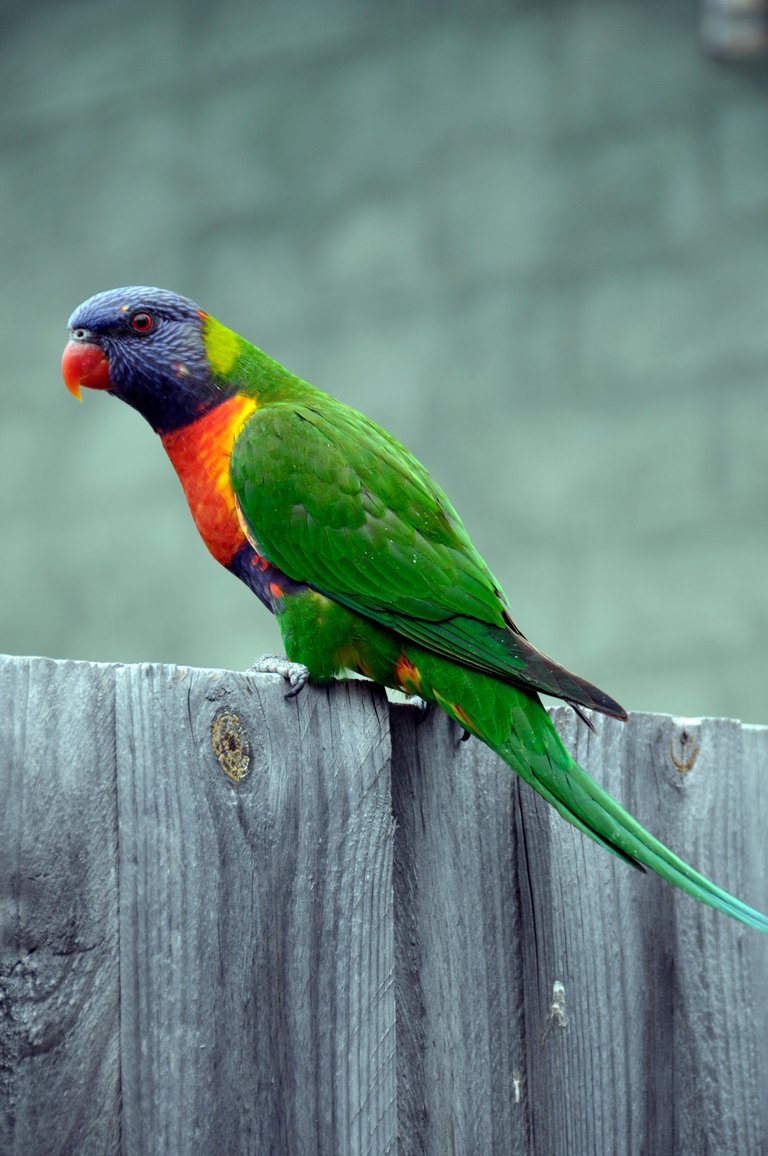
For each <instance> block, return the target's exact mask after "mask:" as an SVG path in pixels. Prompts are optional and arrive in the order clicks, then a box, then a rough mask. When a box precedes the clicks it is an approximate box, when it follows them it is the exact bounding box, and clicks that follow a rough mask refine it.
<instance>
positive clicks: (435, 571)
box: [230, 391, 625, 718]
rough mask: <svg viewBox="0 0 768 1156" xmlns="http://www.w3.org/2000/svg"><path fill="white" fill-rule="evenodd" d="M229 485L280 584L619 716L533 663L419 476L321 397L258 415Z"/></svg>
mask: <svg viewBox="0 0 768 1156" xmlns="http://www.w3.org/2000/svg"><path fill="white" fill-rule="evenodd" d="M230 477H231V481H232V485H233V488H234V491H235V494H236V497H237V500H238V504H239V506H240V510H241V513H242V516H243V518H244V520H245V522H246V524H247V526H248V528H249V531H250V534H251V537H252V539H253V541H254V543H255V544H256V545H257V547H258V549H259V552H260V553H262V554H263V555H264V557H266V558H268V559H269V561H270V562H272V563H273V564H274V565H275V566H277V567H278V568H279V569H280V570H282V571H283V573H285V574H287V575H288V576H289V577H290V578H293V579H294V580H296V581H300V582H306V583H307V584H308V585H310V586H312V587H314V588H315V589H317V590H319V591H321V592H322V593H323V594H326V595H327V596H328V597H329V598H332V599H335V600H336V601H337V602H340V603H342V604H343V605H345V606H348V607H350V608H351V609H353V610H356V611H357V612H359V613H360V614H362V615H365V616H366V617H368V618H371V619H373V620H374V621H376V622H378V623H381V624H382V625H384V626H387V627H390V628H391V629H393V630H396V631H398V632H400V633H401V634H403V635H405V636H406V637H407V638H410V639H412V640H413V641H415V642H418V643H420V644H421V645H423V646H425V647H426V648H428V649H430V650H433V651H435V652H437V653H439V654H442V655H444V656H446V657H448V658H451V659H454V660H455V661H457V662H460V663H464V664H465V665H467V666H472V667H474V668H476V669H478V670H482V671H485V672H487V673H489V674H491V675H493V676H495V677H497V678H501V679H503V680H505V681H508V682H511V683H514V684H515V685H519V686H523V687H525V688H527V689H532V690H541V691H543V692H545V693H547V694H552V695H556V696H558V697H560V698H564V699H566V700H567V701H569V702H572V703H580V704H582V705H584V706H588V707H592V708H594V709H596V710H602V711H605V712H606V713H608V714H614V715H616V716H617V717H621V718H623V717H625V715H624V711H623V710H622V708H621V707H620V706H619V705H618V704H617V703H615V702H614V701H613V699H611V698H609V697H608V696H607V695H605V694H603V692H602V691H599V690H597V688H595V687H592V686H591V685H590V684H589V683H587V682H585V681H584V680H582V679H580V678H578V676H576V675H573V674H570V673H569V672H568V671H566V670H564V668H563V667H560V666H558V665H557V664H556V663H554V662H553V661H552V660H551V659H549V658H547V657H546V656H545V655H543V654H541V653H540V652H539V651H537V650H536V649H535V648H534V647H532V646H531V645H530V643H528V642H527V641H526V639H525V638H524V637H523V636H522V634H520V632H519V631H518V630H517V628H516V627H515V625H514V623H513V622H512V619H511V617H510V613H509V609H508V607H507V604H506V601H505V598H504V595H503V593H502V590H501V587H500V586H499V583H498V582H497V581H496V579H495V578H494V576H493V574H492V573H491V571H490V570H489V569H488V567H487V566H486V564H485V563H484V562H483V560H482V558H481V557H480V555H479V554H478V553H477V551H476V550H475V548H474V546H473V545H472V543H471V542H470V540H469V537H468V536H467V533H466V530H465V529H464V527H463V525H462V523H461V520H460V518H459V516H458V514H457V513H456V511H455V510H454V509H453V507H452V506H451V504H450V502H449V501H448V499H447V498H446V496H445V494H444V493H443V492H442V490H441V489H440V488H439V487H438V486H437V485H436V484H435V483H434V482H433V481H432V479H431V478H430V476H429V474H428V473H427V471H426V470H425V469H424V467H423V466H422V465H421V464H420V463H419V462H417V461H416V459H415V458H414V457H412V456H411V455H410V454H409V453H408V451H407V450H406V449H404V448H403V446H401V445H400V444H399V443H398V442H396V441H395V439H394V438H392V437H391V436H390V435H389V434H388V433H386V431H385V430H382V429H381V428H380V427H379V426H377V425H376V424H375V423H374V422H372V421H370V420H369V419H368V418H366V417H364V416H363V415H362V414H360V413H357V411H355V410H352V409H350V408H349V407H348V406H345V405H343V404H342V403H341V402H337V401H335V400H334V399H332V398H330V397H328V395H326V394H323V393H321V392H320V391H316V392H313V393H312V394H311V395H309V396H308V397H307V398H305V399H301V400H295V399H294V400H290V401H287V400H286V401H283V402H273V403H271V404H268V405H265V406H264V407H263V408H260V409H257V410H256V412H255V413H254V415H253V416H252V417H251V418H250V419H249V421H248V422H247V423H246V425H245V427H244V428H243V430H242V432H241V434H240V436H239V437H238V439H237V441H236V443H235V446H234V449H233V452H232V458H231V464H230Z"/></svg>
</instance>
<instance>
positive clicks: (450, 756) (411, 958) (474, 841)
mask: <svg viewBox="0 0 768 1156" xmlns="http://www.w3.org/2000/svg"><path fill="white" fill-rule="evenodd" d="M391 728H392V761H393V776H392V797H393V810H394V814H395V818H396V821H397V827H396V831H395V931H396V937H397V960H398V970H397V975H396V984H397V989H396V990H397V1053H398V1122H399V1152H400V1153H401V1154H402V1156H417V1154H421V1153H434V1154H435V1156H438V1154H444V1153H447V1152H456V1153H475V1152H477V1153H483V1154H485V1153H494V1152H499V1153H504V1154H505V1156H506V1154H509V1156H516V1154H517V1153H523V1152H526V1151H528V1149H527V1147H526V1141H527V1133H526V1120H525V1110H524V1104H523V1102H522V1098H521V1097H522V1093H521V1084H520V1081H521V1078H522V1076H521V1074H522V1072H523V1071H524V1070H525V1063H524V1051H523V1033H522V1010H523V1009H522V994H523V990H522V976H521V974H520V952H519V946H518V945H519V942H520V938H521V936H522V934H523V933H524V932H523V928H522V926H521V923H520V898H519V894H518V885H517V879H516V874H515V859H516V854H515V850H516V840H515V832H514V821H513V806H514V803H513V786H512V784H513V779H512V776H511V775H510V773H509V770H508V769H507V767H506V766H504V764H503V763H502V762H501V760H500V759H496V758H494V757H493V756H492V755H491V753H490V751H487V749H486V748H485V747H484V746H483V745H482V744H481V743H479V742H476V741H472V742H468V743H462V742H460V741H459V739H460V735H461V731H460V730H459V729H458V728H457V727H456V726H455V724H453V723H451V722H450V721H449V720H448V719H447V718H446V717H445V716H444V715H442V714H440V713H439V712H438V711H430V712H429V714H428V716H427V717H426V718H421V716H420V712H419V711H417V710H416V709H415V708H413V707H395V708H393V714H392V720H391ZM516 1089H518V1090H517V1092H516Z"/></svg>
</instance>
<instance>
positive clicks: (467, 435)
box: [0, 0, 768, 723]
mask: <svg viewBox="0 0 768 1156" xmlns="http://www.w3.org/2000/svg"><path fill="white" fill-rule="evenodd" d="M0 64H1V66H0V90H1V91H2V102H1V103H0V108H1V109H2V114H1V115H2V125H1V129H0V131H1V132H2V182H0V199H1V204H2V225H0V235H1V237H2V271H3V277H2V303H3V309H2V329H3V345H4V353H5V357H4V375H3V385H2V405H1V408H0V414H1V419H0V503H2V528H3V565H2V568H1V574H0V582H1V583H2V588H1V591H0V593H1V596H0V649H1V650H4V651H8V652H11V653H39V654H48V655H55V656H70V657H78V658H91V659H104V660H119V661H125V662H135V661H142V660H162V661H168V662H177V663H184V664H195V665H203V666H226V667H244V666H246V665H248V664H249V663H250V662H251V661H252V660H253V659H254V658H255V657H256V656H257V655H259V654H260V653H262V652H263V651H265V650H274V649H276V648H279V639H278V634H277V630H276V628H275V625H274V622H273V620H272V619H271V618H270V616H269V615H268V614H267V613H266V612H265V611H264V610H263V608H262V607H261V606H260V604H259V603H258V602H257V601H256V599H255V598H254V597H253V596H252V595H250V594H249V593H248V592H247V590H246V589H245V588H244V587H241V586H240V585H239V584H238V583H237V581H236V580H235V579H234V578H232V577H231V576H230V575H229V574H227V573H226V572H225V571H223V570H220V569H219V568H218V567H217V566H216V564H215V563H214V562H213V561H212V560H211V559H210V558H209V557H208V555H207V553H206V551H205V548H204V547H203V545H202V543H201V542H200V541H199V539H198V537H197V533H196V531H195V529H194V527H193V524H192V521H191V519H190V517H189V513H188V511H187V508H186V503H185V501H184V498H183V495H182V492H181V489H180V487H179V485H178V482H177V480H176V478H175V476H174V474H173V472H172V470H171V467H170V465H169V463H168V462H167V460H166V458H165V456H164V454H163V452H162V450H161V447H160V445H159V443H158V442H157V440H156V439H155V437H154V435H153V434H152V433H151V431H150V429H149V427H147V426H145V425H144V423H143V422H142V419H141V418H139V417H138V416H137V415H136V414H135V413H133V412H132V411H131V410H129V409H128V408H127V407H125V406H123V405H118V404H116V403H115V402H114V401H112V400H111V399H110V398H107V397H105V396H97V395H93V394H91V395H88V396H87V397H86V404H85V405H84V406H82V407H80V406H78V405H77V404H76V403H75V402H74V401H73V400H72V398H71V397H70V396H69V395H68V394H67V393H66V392H65V390H64V387H63V385H62V382H61V378H60V374H59V358H60V353H61V349H62V346H63V343H64V340H65V327H66V320H67V317H68V315H69V313H70V312H71V310H72V309H73V308H74V307H75V306H76V305H77V304H78V303H79V302H80V301H81V300H82V299H83V298H85V297H87V296H89V295H90V294H92V293H94V292H96V291H98V290H102V289H107V288H111V287H113V286H118V285H124V284H130V283H147V284H157V285H161V286H164V287H168V288H172V289H176V290H178V291H179V292H182V293H184V294H187V295H189V296H191V297H193V298H195V299H196V300H197V301H198V302H199V303H200V304H201V305H202V306H203V307H204V308H205V309H207V310H208V311H210V312H211V313H213V314H214V315H215V316H218V317H219V318H220V320H222V321H223V322H224V323H225V324H227V325H229V326H231V327H232V328H234V329H237V330H238V331H240V332H241V333H243V334H244V335H245V336H247V337H249V338H250V339H251V340H253V341H255V342H256V343H257V344H258V345H260V346H261V347H262V348H264V349H266V350H267V351H268V352H269V353H271V354H272V355H273V356H274V357H277V358H278V359H279V360H281V361H282V362H284V364H286V365H287V366H288V367H289V368H290V369H292V370H294V371H295V372H297V373H299V374H301V375H302V376H304V377H306V378H308V379H309V380H310V381H313V382H314V383H315V384H316V385H319V386H322V387H323V388H325V389H328V390H329V391H330V392H332V393H334V394H336V395H337V396H338V397H340V398H342V399H343V400H345V401H347V402H350V403H351V404H353V405H355V406H357V407H358V408H360V409H363V410H364V411H366V412H367V413H368V414H369V415H370V416H372V417H373V418H375V419H376V420H378V421H379V422H381V423H382V424H384V425H385V426H387V427H388V428H389V429H390V430H391V431H392V432H393V433H394V434H395V435H396V436H397V437H399V438H400V439H401V440H402V441H404V442H405V443H406V444H407V445H408V446H409V447H410V448H411V449H412V450H413V451H414V452H415V453H416V454H417V455H418V456H419V457H420V458H421V459H422V460H423V461H424V462H425V463H426V464H427V466H428V467H429V468H430V470H431V471H432V473H433V474H434V476H435V477H436V478H437V480H438V481H439V482H440V483H441V484H442V485H443V487H444V488H445V489H446V490H447V491H448V493H449V495H450V496H451V498H452V500H453V502H454V504H455V505H456V506H457V508H458V509H459V511H460V513H461V514H462V516H463V518H464V521H465V523H466V524H467V526H468V528H469V530H470V533H471V534H472V535H473V537H474V539H475V541H476V543H477V545H478V547H479V548H480V550H481V551H482V552H483V553H484V554H485V556H486V557H487V559H488V561H489V563H490V564H491V566H492V567H493V569H494V570H495V571H496V573H497V574H498V576H499V577H500V578H501V580H502V581H503V583H504V585H505V587H506V589H507V592H508V595H509V597H510V600H511V603H512V607H513V610H514V613H515V617H516V618H517V620H518V622H519V623H520V625H521V627H522V628H523V629H524V630H525V631H526V633H527V634H528V635H529V637H530V638H532V640H533V641H535V642H536V643H537V644H538V645H539V646H541V647H542V648H543V649H544V650H546V651H548V652H549V653H550V654H553V655H554V656H556V657H557V658H558V659H559V660H560V661H561V662H563V663H565V664H566V665H569V666H570V667H572V668H573V669H575V670H577V671H579V672H580V673H581V674H583V675H584V676H586V677H589V678H591V679H593V680H594V681H596V682H597V683H598V684H600V685H603V686H604V687H605V688H606V689H607V690H609V691H610V692H611V693H613V694H614V695H615V696H616V697H618V698H619V699H620V700H621V701H622V702H623V703H624V704H625V705H626V706H627V707H629V708H630V709H649V710H659V711H669V712H672V713H677V714H686V715H699V714H725V715H736V716H739V717H741V718H744V719H747V720H750V721H754V722H764V723H766V722H768V542H767V541H766V533H765V511H766V500H767V499H768V456H767V455H766V442H767V441H768V392H767V390H766V375H767V374H768V310H767V305H768V76H767V75H766V72H765V66H764V67H763V69H760V68H759V67H757V66H755V65H752V66H749V67H746V66H744V65H729V66H723V65H718V64H716V63H714V62H713V61H712V60H709V59H707V58H706V57H705V56H704V55H702V53H701V52H700V49H699V45H698V43H697V10H696V7H695V6H694V5H692V4H690V3H682V2H681V0H672V2H670V0H666V2H665V3H661V2H653V3H648V2H646V3H643V4H641V3H640V2H639V0H633V2H631V3H630V2H627V0H610V2H583V3H567V2H565V0H564V2H562V3H557V2H553V0H550V2H548V3H542V2H541V0H540V2H538V3H536V4H534V3H518V4H512V3H484V2H483V0H475V2H473V3H469V2H466V3H454V4H449V5H445V6H438V5H427V4H424V5H413V4H404V3H399V2H397V0H387V2H384V0H356V2H354V3H352V2H343V0H332V2H328V3H321V4H311V3H308V2H305V3H302V4H286V3H255V4H250V5H248V4H245V3H239V2H237V0H229V2H225V3H211V4H208V5H206V6H197V5H194V6H193V5H187V4H183V3H178V2H176V3H166V4H163V5H155V6H150V5H145V4H141V3H139V4H137V3H133V2H132V3H123V2H118V3H111V4H107V5H105V4H103V3H95V2H91V0H70V2H68V3H55V4H54V3H49V4H45V3H38V4H34V3H33V4H30V5H27V6H17V7H15V8H13V9H10V8H6V10H5V12H4V15H3V36H2V41H1V42H0Z"/></svg>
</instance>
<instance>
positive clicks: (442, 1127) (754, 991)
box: [0, 658, 768, 1156]
mask: <svg viewBox="0 0 768 1156" xmlns="http://www.w3.org/2000/svg"><path fill="white" fill-rule="evenodd" d="M0 703H1V704H2V706H1V714H0V800H1V804H0V808H1V809H0V814H1V816H2V820H1V822H0V919H1V927H0V931H1V934H2V941H1V942H2V946H1V948H0V1152H2V1153H3V1156H22V1154H23V1156H46V1154H49V1153H50V1154H54V1153H56V1154H70V1153H72V1154H77V1156H91V1154H101V1153H117V1152H122V1153H129V1154H131V1156H147V1154H154V1153H162V1154H165V1153H172V1154H177V1153H178V1154H179V1156H196V1154H198V1153H200V1154H217V1153H226V1154H227V1156H232V1154H238V1153H254V1154H258V1156H260V1154H262V1153H276V1154H278V1156H292V1154H294V1153H295V1154H297V1156H314V1154H315V1153H318V1154H328V1156H343V1154H346V1153H355V1154H361V1156H362V1154H372V1156H379V1154H383V1153H395V1152H397V1153H402V1154H411V1153H412V1154H419V1156H421V1154H422V1153H428V1154H430V1156H432V1154H434V1156H447V1154H449V1153H459V1154H462V1153H467V1154H470V1156H474V1154H477V1156H486V1154H491V1153H501V1154H504V1156H515V1154H518V1153H534V1154H538V1156H559V1154H563V1156H566V1154H567V1156H591V1154H595V1156H613V1154H622V1153H632V1154H633V1156H634V1154H640V1153H647V1154H649V1156H672V1154H674V1156H686V1154H691V1156H694V1154H695V1156H703V1154H709V1156H713V1154H718V1156H720V1154H725V1153H733V1154H734V1156H735V1154H738V1156H750V1154H753V1153H754V1154H760V1153H766V1152H768V939H766V938H765V937H764V936H761V935H759V934H758V933H757V932H753V931H749V930H747V929H746V928H744V927H742V926H740V925H739V924H737V923H735V922H734V921H732V920H730V919H728V918H726V917H725V916H722V915H718V914H717V913H715V912H713V911H711V910H709V909H706V908H704V907H702V906H700V905H699V904H696V903H694V902H693V901H692V900H690V899H688V898H687V897H686V896H684V895H682V894H680V893H679V892H675V891H674V890H673V889H672V888H670V887H668V886H667V885H665V884H664V883H662V882H661V881H660V880H658V879H656V878H655V877H654V876H649V875H645V876H641V875H640V874H639V873H637V872H634V871H632V870H631V869H630V868H628V867H626V866H625V865H624V864H622V863H620V862H619V861H617V860H615V859H614V858H613V857H612V856H610V855H608V854H607V853H606V852H604V851H601V850H600V849H599V848H598V847H596V846H594V845H593V844H592V843H591V842H589V841H587V840H586V839H584V838H582V836H581V835H579V834H578V833H577V832H576V831H574V830H573V829H572V828H571V827H569V826H568V825H567V824H566V823H564V822H563V821H562V820H560V819H559V818H558V817H557V816H556V815H555V814H554V812H553V811H551V810H550V809H549V808H548V807H546V806H545V805H544V804H543V803H541V802H540V801H539V799H538V798H537V797H536V796H535V795H534V794H533V793H532V792H531V791H529V790H528V789H527V788H526V787H525V786H523V785H522V784H520V783H519V782H518V780H517V779H516V778H515V777H513V776H511V775H510V774H509V772H508V770H507V769H506V767H504V766H503V764H502V763H501V762H500V761H499V760H497V759H495V758H494V757H493V756H492V755H491V754H490V752H488V751H487V750H486V749H485V748H484V747H483V746H482V745H481V744H480V743H479V742H477V741H475V740H472V741H470V742H467V743H459V742H458V741H457V739H458V732H457V730H456V728H455V726H454V725H453V724H451V723H450V722H449V720H447V719H446V718H445V717H443V716H442V715H440V714H439V713H431V714H429V715H428V716H427V717H426V719H425V720H424V721H423V722H421V723H420V724H419V718H420V714H419V712H418V711H417V710H416V709H415V708H414V707H410V706H393V707H390V706H388V704H387V701H386V698H385V697H384V695H383V693H382V692H380V691H379V690H377V689H376V688H372V687H370V686H368V685H366V684H363V683H359V682H357V683H343V684H339V685H336V686H334V687H333V688H332V689H329V690H318V689H314V688H308V689H307V690H305V691H304V692H303V693H302V694H300V695H299V697H298V698H296V699H292V700H290V701H285V700H284V699H283V685H282V683H281V682H280V680H278V679H277V678H275V677H274V676H264V675H253V676H248V675H243V674H236V673H231V672H222V671H202V670H187V669H180V668H175V667H165V666H149V665H147V666H130V667H120V666H106V665H95V664H88V663H76V662H55V661H52V660H48V659H37V658H33V659H28V658H10V659H5V660H4V661H3V662H2V663H0ZM555 714H556V720H557V724H558V727H559V728H560V729H561V732H562V733H563V735H564V736H565V738H566V741H567V742H569V743H570V744H571V745H572V746H573V747H574V748H575V750H576V754H577V757H579V759H580V760H581V761H582V762H583V763H584V764H585V765H586V766H588V767H589V769H590V771H591V772H592V773H593V774H594V775H595V776H596V777H598V778H599V779H600V780H601V781H602V782H603V783H604V784H605V785H606V786H607V787H608V788H609V789H610V790H611V791H613V792H614V793H615V794H617V795H618V796H619V797H620V798H621V799H622V800H623V802H624V803H625V804H626V805H627V806H628V807H629V808H630V810H632V811H633V812H634V813H635V814H636V815H637V816H638V817H639V818H640V819H641V820H642V821H643V822H644V823H645V824H646V825H647V826H648V827H650V828H651V829H652V830H654V831H655V832H656V833H658V834H659V835H660V836H661V837H662V838H664V839H665V840H666V841H668V842H669V843H670V844H671V845H672V846H673V847H674V848H675V849H676V850H677V851H679V852H680V853H681V854H683V855H684V856H685V857H686V858H689V859H690V860H691V861H692V862H693V863H694V864H695V865H696V866H698V867H700V868H701V869H703V870H704V871H706V872H708V873H710V874H711V875H712V876H714V877H715V879H716V880H717V881H718V882H719V883H721V884H722V885H723V886H726V887H728V888H729V889H730V890H732V891H734V892H736V893H737V894H738V895H739V896H740V897H742V898H743V899H745V900H747V901H749V902H751V903H752V904H754V905H755V906H757V907H761V908H762V909H766V907H768V870H767V868H766V863H767V862H768V729H767V728H763V727H748V726H742V725H741V724H740V723H738V722H734V721H730V720H724V719H705V720H703V721H701V722H690V721H683V720H675V719H673V718H669V717H667V716H660V715H635V716H633V717H632V719H631V720H630V722H629V723H628V724H627V726H625V727H622V726H621V725H620V724H618V723H613V722H611V721H607V720H605V721H603V720H600V721H599V722H598V730H599V733H598V734H597V735H591V734H590V733H589V732H588V731H587V730H586V728H585V727H583V725H581V724H579V723H577V721H576V720H575V718H574V717H573V715H572V714H571V713H570V712H568V711H567V710H565V709H561V710H558V711H556V712H555Z"/></svg>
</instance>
